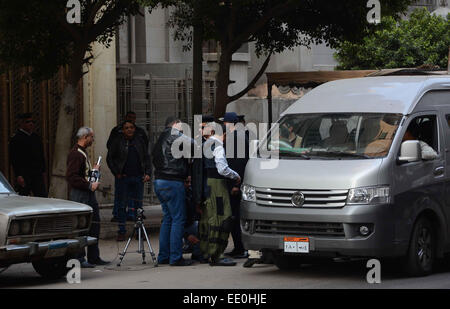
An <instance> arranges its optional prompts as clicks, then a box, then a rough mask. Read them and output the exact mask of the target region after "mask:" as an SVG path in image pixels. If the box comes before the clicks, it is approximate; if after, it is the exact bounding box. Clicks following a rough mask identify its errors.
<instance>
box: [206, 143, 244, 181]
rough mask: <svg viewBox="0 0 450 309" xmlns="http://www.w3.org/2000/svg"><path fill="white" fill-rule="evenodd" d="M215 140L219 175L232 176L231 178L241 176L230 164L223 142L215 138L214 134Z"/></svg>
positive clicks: (215, 160) (215, 155)
mask: <svg viewBox="0 0 450 309" xmlns="http://www.w3.org/2000/svg"><path fill="white" fill-rule="evenodd" d="M210 138H212V139H213V140H215V141H216V143H215V144H216V147H215V148H214V151H213V156H214V162H215V163H216V168H217V172H218V173H219V175H221V176H223V177H225V178H230V179H237V178H239V174H238V173H236V172H235V171H233V170H232V169H231V168H230V167H229V166H228V161H227V158H226V157H225V149H224V148H223V142H222V141H220V140H219V139H217V138H215V137H214V136H211V137H210Z"/></svg>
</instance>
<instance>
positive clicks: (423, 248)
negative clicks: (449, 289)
mask: <svg viewBox="0 0 450 309" xmlns="http://www.w3.org/2000/svg"><path fill="white" fill-rule="evenodd" d="M435 248H436V239H435V233H434V230H433V227H432V225H431V223H430V221H429V220H428V219H427V218H425V217H421V218H420V219H419V220H418V221H417V222H416V224H415V225H414V229H413V232H412V235H411V241H410V244H409V249H408V254H407V257H406V263H405V270H406V273H407V274H408V275H410V276H426V275H429V274H430V273H431V271H432V270H433V263H434V260H435V251H436V250H435Z"/></svg>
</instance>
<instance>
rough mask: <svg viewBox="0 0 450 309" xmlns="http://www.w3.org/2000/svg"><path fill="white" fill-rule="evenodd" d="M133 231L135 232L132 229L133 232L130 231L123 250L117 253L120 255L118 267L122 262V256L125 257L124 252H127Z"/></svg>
mask: <svg viewBox="0 0 450 309" xmlns="http://www.w3.org/2000/svg"><path fill="white" fill-rule="evenodd" d="M134 232H135V230H133V232H132V233H131V236H130V238H128V241H127V244H126V245H125V248H124V249H123V252H122V253H120V254H119V255H120V261H119V263H118V264H117V266H118V267H120V265H121V264H122V261H123V258H124V257H125V254H126V253H127V250H128V246H129V245H130V243H131V239H133V236H134Z"/></svg>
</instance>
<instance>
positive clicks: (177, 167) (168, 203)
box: [152, 117, 193, 266]
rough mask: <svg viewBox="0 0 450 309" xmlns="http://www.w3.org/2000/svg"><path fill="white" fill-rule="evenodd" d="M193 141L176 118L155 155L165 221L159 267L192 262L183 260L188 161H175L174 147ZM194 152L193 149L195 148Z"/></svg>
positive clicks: (171, 119) (157, 190) (169, 121)
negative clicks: (176, 144)
mask: <svg viewBox="0 0 450 309" xmlns="http://www.w3.org/2000/svg"><path fill="white" fill-rule="evenodd" d="M180 138H181V139H187V140H188V141H189V144H190V145H191V146H193V140H192V139H190V138H188V137H187V136H185V135H183V133H182V132H181V121H180V120H179V119H177V118H175V117H169V118H167V120H166V128H165V130H164V131H163V132H162V133H161V135H160V136H159V138H158V141H157V142H156V144H155V147H154V148H153V151H152V157H153V165H154V166H155V180H154V188H155V193H156V195H157V196H158V199H159V200H160V202H161V207H162V210H163V221H162V225H161V230H160V234H159V254H158V263H159V264H170V265H172V266H188V265H191V264H192V261H191V260H184V259H183V235H184V225H185V223H186V206H185V187H184V181H185V179H186V178H187V176H188V158H185V157H181V158H178V159H177V158H175V157H174V154H173V153H172V145H173V144H174V142H175V141H176V140H178V139H180ZM191 148H192V147H191Z"/></svg>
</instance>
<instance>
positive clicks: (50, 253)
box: [45, 242, 68, 258]
mask: <svg viewBox="0 0 450 309" xmlns="http://www.w3.org/2000/svg"><path fill="white" fill-rule="evenodd" d="M67 247H68V245H67V243H66V242H62V243H56V244H50V245H49V246H48V250H47V253H46V254H45V257H46V258H50V257H58V256H64V255H65V254H66V251H67Z"/></svg>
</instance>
